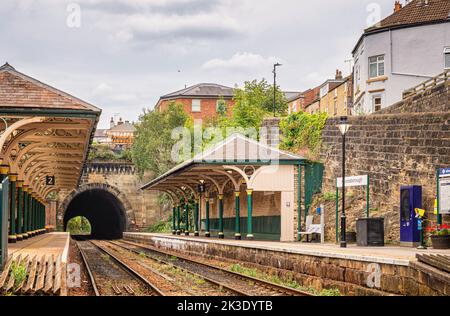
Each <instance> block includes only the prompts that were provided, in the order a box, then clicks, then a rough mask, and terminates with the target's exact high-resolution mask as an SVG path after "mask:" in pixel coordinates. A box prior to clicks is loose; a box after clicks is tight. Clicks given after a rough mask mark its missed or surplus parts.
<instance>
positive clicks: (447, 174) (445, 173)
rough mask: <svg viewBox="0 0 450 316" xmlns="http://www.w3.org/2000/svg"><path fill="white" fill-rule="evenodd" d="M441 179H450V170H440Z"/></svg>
mask: <svg viewBox="0 0 450 316" xmlns="http://www.w3.org/2000/svg"><path fill="white" fill-rule="evenodd" d="M439 177H440V178H446V177H450V168H444V169H439Z"/></svg>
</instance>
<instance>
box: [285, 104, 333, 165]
mask: <svg viewBox="0 0 450 316" xmlns="http://www.w3.org/2000/svg"><path fill="white" fill-rule="evenodd" d="M326 121H327V114H326V113H316V114H309V113H305V112H298V113H293V114H291V115H289V116H288V117H286V118H284V119H282V120H281V123H280V130H281V135H282V139H281V148H282V149H284V150H289V151H294V152H300V151H302V152H304V153H303V154H304V155H306V156H308V157H307V158H309V159H311V160H317V158H318V156H319V151H320V147H321V145H322V130H323V128H324V127H325V124H326Z"/></svg>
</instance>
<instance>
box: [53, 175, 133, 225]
mask: <svg viewBox="0 0 450 316" xmlns="http://www.w3.org/2000/svg"><path fill="white" fill-rule="evenodd" d="M90 190H103V191H107V192H109V193H111V194H112V195H114V196H115V197H116V198H117V199H118V200H119V201H120V202H121V203H122V205H123V207H124V210H125V217H126V230H130V231H131V230H134V228H135V226H136V218H135V213H134V210H133V207H132V205H131V203H130V201H129V200H128V198H127V197H126V196H125V194H123V193H122V192H121V191H120V190H119V189H118V188H116V187H114V186H112V185H109V184H106V183H89V184H84V185H82V186H80V187H79V188H78V189H76V190H73V191H72V192H70V193H69V194H68V195H67V196H66V197H65V198H64V201H63V202H62V203H61V204H60V205H59V207H58V214H61V215H62V216H63V217H64V215H65V214H66V211H67V208H68V206H69V204H70V202H71V201H72V200H73V199H74V198H75V197H76V196H78V195H79V194H81V193H84V192H87V191H90Z"/></svg>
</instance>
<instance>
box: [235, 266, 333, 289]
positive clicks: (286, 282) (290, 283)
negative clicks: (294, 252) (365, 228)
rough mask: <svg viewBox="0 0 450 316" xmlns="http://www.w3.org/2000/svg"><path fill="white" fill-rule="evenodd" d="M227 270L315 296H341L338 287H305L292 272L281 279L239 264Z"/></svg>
mask: <svg viewBox="0 0 450 316" xmlns="http://www.w3.org/2000/svg"><path fill="white" fill-rule="evenodd" d="M228 270H230V271H232V272H236V273H240V274H243V275H247V276H250V277H253V278H257V279H261V280H264V281H268V282H272V283H275V284H278V285H282V286H286V287H289V288H292V289H296V290H300V291H305V292H309V293H311V294H313V295H317V296H341V293H340V292H339V290H338V289H324V290H321V291H318V290H316V289H313V288H305V287H303V286H301V285H300V284H299V283H298V282H297V281H296V280H295V279H294V274H293V273H289V274H288V275H287V277H286V279H281V278H280V277H278V276H277V275H269V274H266V273H263V272H260V271H258V270H257V269H252V268H246V267H242V266H241V265H239V264H233V265H231V266H229V267H228Z"/></svg>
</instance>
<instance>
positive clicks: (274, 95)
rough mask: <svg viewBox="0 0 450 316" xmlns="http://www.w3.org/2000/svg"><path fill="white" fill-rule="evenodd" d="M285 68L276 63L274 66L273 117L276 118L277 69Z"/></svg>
mask: <svg viewBox="0 0 450 316" xmlns="http://www.w3.org/2000/svg"><path fill="white" fill-rule="evenodd" d="M281 66H283V65H282V64H280V63H276V64H274V65H273V116H274V117H276V116H277V113H276V109H277V101H276V100H277V67H281Z"/></svg>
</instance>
